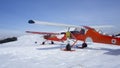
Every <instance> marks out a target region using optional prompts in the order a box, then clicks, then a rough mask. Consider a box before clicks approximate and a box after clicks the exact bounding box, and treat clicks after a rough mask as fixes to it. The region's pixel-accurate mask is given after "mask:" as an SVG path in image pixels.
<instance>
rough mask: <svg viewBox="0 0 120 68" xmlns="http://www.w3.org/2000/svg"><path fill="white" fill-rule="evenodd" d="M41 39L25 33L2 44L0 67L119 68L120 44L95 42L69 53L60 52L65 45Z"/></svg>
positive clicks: (0, 45) (0, 48)
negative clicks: (48, 42) (43, 43)
mask: <svg viewBox="0 0 120 68" xmlns="http://www.w3.org/2000/svg"><path fill="white" fill-rule="evenodd" d="M42 41H44V39H43V38H42V37H41V36H39V35H24V36H21V37H19V38H18V41H15V42H9V43H5V44H0V68H120V47H119V46H115V45H107V44H98V43H94V44H91V45H89V46H88V47H87V48H85V49H77V48H74V49H75V51H72V52H70V51H61V49H60V48H61V47H64V44H60V43H58V44H54V45H50V44H47V45H40V43H41V42H42ZM35 42H37V43H36V44H35Z"/></svg>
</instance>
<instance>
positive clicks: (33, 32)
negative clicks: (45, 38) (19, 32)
mask: <svg viewBox="0 0 120 68" xmlns="http://www.w3.org/2000/svg"><path fill="white" fill-rule="evenodd" d="M26 33H32V34H41V35H47V34H49V35H60V34H61V33H52V32H35V31H26Z"/></svg>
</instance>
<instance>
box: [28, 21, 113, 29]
mask: <svg viewBox="0 0 120 68" xmlns="http://www.w3.org/2000/svg"><path fill="white" fill-rule="evenodd" d="M28 23H29V24H39V25H47V26H59V27H67V28H84V26H77V25H69V24H61V23H52V22H44V21H37V20H29V21H28ZM85 26H86V25H85ZM88 27H91V28H95V29H101V28H113V27H114V26H113V25H99V26H88Z"/></svg>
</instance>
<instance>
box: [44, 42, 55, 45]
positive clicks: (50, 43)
mask: <svg viewBox="0 0 120 68" xmlns="http://www.w3.org/2000/svg"><path fill="white" fill-rule="evenodd" d="M50 44H54V42H53V41H51V43H50ZM42 45H45V41H44V42H42Z"/></svg>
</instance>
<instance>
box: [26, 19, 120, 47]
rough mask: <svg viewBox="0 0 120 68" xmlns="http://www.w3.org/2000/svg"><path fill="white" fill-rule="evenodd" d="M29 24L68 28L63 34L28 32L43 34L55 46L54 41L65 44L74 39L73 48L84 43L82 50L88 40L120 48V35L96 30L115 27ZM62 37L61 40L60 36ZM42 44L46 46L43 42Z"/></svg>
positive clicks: (31, 21)
mask: <svg viewBox="0 0 120 68" xmlns="http://www.w3.org/2000/svg"><path fill="white" fill-rule="evenodd" d="M28 23H29V24H41V25H49V26H60V27H67V28H68V31H66V32H61V33H54V32H53V33H51V32H35V31H26V32H27V33H32V34H43V35H44V36H43V37H44V39H46V40H51V41H52V42H51V43H52V44H54V42H53V41H59V42H64V41H66V40H68V39H74V40H75V41H74V43H73V44H72V46H71V47H73V46H74V45H75V44H76V42H77V41H79V40H80V41H83V44H82V48H85V47H87V43H86V41H87V40H91V41H92V42H96V43H104V44H114V45H118V46H120V35H119V34H118V35H114V36H113V35H107V34H104V33H101V31H97V30H96V29H99V28H110V27H113V26H108V25H104V26H91V27H89V26H75V25H66V24H58V23H49V22H43V21H36V20H29V21H28ZM70 28H75V29H74V30H73V31H70ZM59 35H62V37H61V38H59V37H58V36H59ZM42 44H45V42H43V43H42Z"/></svg>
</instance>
